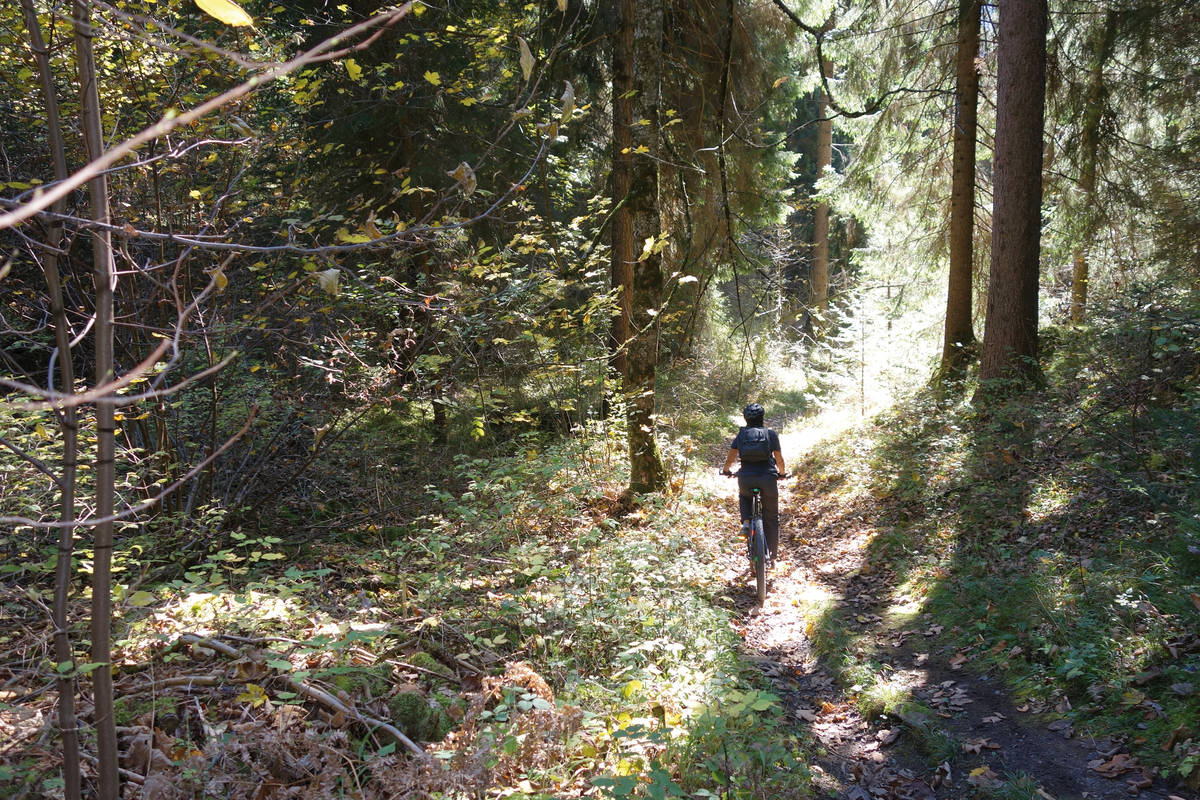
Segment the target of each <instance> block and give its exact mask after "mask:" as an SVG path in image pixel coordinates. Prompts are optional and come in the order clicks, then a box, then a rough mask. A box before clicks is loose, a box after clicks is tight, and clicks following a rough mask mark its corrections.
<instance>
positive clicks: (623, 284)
mask: <svg viewBox="0 0 1200 800" xmlns="http://www.w3.org/2000/svg"><path fill="white" fill-rule="evenodd" d="M626 6H628V8H627V7H626ZM633 28H634V12H633V3H632V2H626V0H623V2H622V3H621V8H620V19H619V21H618V26H617V31H616V34H615V36H614V38H613V49H612V71H613V77H612V94H613V119H612V125H613V133H612V202H613V212H612V215H613V216H612V222H611V225H612V231H611V233H612V253H611V279H612V288H613V291H615V292H616V296H617V314H615V315H614V316H613V320H612V329H611V331H610V334H609V348H610V349H609V362H608V363H609V366H610V367H611V368H612V370H611V371H612V372H613V373H615V375H616V379H617V380H618V381H621V382H623V381H624V379H625V373H626V371H627V370H628V359H627V357H626V348H627V347H628V346H629V345H628V343H629V319H630V317H631V316H632V314H633V258H634V254H633V218H632V216H631V214H630V211H629V205H628V202H629V189H630V185H631V183H632V180H633V98H632V95H633Z"/></svg>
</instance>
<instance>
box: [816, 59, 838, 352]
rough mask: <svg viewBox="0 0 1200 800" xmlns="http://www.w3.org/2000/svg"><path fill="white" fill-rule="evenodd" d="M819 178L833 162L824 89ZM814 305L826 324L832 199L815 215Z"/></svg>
mask: <svg viewBox="0 0 1200 800" xmlns="http://www.w3.org/2000/svg"><path fill="white" fill-rule="evenodd" d="M821 69H822V70H823V72H824V74H825V77H829V76H831V75H832V74H833V65H832V64H830V63H829V61H828V59H826V60H825V61H824V62H822V64H821ZM817 115H818V119H819V121H818V122H817V180H818V181H819V180H820V179H821V176H823V175H824V174H825V170H826V169H828V168H829V166H830V165H831V164H833V120H832V119H831V118H830V117H829V98H828V97H827V96H826V95H825V91H824V90H823V89H822V90H821V99H820V101H819V103H818V105H817ZM812 252H813V260H812V305H813V307H814V308H815V309H816V315H817V330H818V331H819V330H821V329H822V328H824V324H825V311H826V310H827V308H828V306H829V203H827V202H825V201H824V200H821V201H820V202H818V203H817V208H816V212H815V213H814V215H813V250H812Z"/></svg>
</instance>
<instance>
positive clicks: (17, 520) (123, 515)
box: [0, 405, 259, 528]
mask: <svg viewBox="0 0 1200 800" xmlns="http://www.w3.org/2000/svg"><path fill="white" fill-rule="evenodd" d="M258 410H259V407H258V405H255V406H254V407H253V408H251V409H250V416H249V417H248V418H247V419H246V423H245V424H244V425H242V428H241V430H239V431H238V432H237V433H235V434H234V435H233V436H231V437H229V439H227V440H226V441H225V443H224V444H223V445H221V446H220V447H218V448H217V449H216V450H214V451H213V452H212V453H211V454H209V456H208V457H207V458H205V459H204V460H203V461H201V462H200V463H199V464H196V465H195V466H194V467H192V468H191V469H189V470H188V471H187V472H185V473H184V474H183V476H182V477H180V478H179V480H177V481H175V482H174V483H172V484H171V485H170V486H168V487H166V488H165V489H163V490H162V491H161V492H159V493H158V494H156V495H154V497H151V498H150V499H149V500H146V501H144V502H142V503H139V504H138V505H136V506H129V507H128V508H126V509H125V510H124V511H119V512H117V513H116V514H110V515H108V516H106V517H97V518H95V519H79V520H65V521H59V522H39V521H38V520H35V519H29V518H28V517H0V525H28V526H29V527H31V528H66V527H72V526H78V527H82V528H92V527H95V526H97V525H107V524H108V523H110V522H119V521H120V520H123V519H129V518H130V517H132V516H134V515H136V514H140V513H141V512H143V511H146V510H147V509H150V508H153V507H154V506H156V505H158V504H159V503H161V502H162V501H163V498H165V497H166V496H167V495H169V494H171V493H172V492H174V491H175V490H176V489H178V488H179V487H181V486H183V484H185V483H187V482H188V481H189V480H191V479H192V478H193V477H195V476H196V475H197V474H198V473H199V472H200V470H202V469H204V468H205V467H207V466H208V465H209V464H211V463H213V462H214V461H216V460H217V459H218V458H219V457H220V456H221V455H222V454H223V453H224V452H225V451H226V450H228V449H229V448H230V447H233V445H234V443H235V442H236V441H237V440H238V439H240V438H242V437H243V436H245V435H246V431H248V430H250V424H251V423H252V422H254V418H255V417H257V416H258Z"/></svg>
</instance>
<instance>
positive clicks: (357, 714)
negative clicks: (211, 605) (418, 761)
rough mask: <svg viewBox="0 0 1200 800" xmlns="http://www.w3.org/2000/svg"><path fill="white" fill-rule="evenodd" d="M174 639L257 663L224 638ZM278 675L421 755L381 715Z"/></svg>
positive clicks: (186, 636)
mask: <svg viewBox="0 0 1200 800" xmlns="http://www.w3.org/2000/svg"><path fill="white" fill-rule="evenodd" d="M178 641H179V642H181V643H184V644H194V645H199V646H201V647H207V648H209V649H210V650H215V651H216V652H218V653H221V654H222V655H225V656H228V657H230V658H249V659H250V660H251V661H253V662H255V663H256V664H257V663H261V662H260V661H259V660H258V659H257V658H255V657H253V656H249V655H247V654H245V653H243V652H241V651H239V650H238V649H237V648H235V647H232V646H230V645H227V644H225V643H224V642H218V641H216V640H214V639H207V638H205V637H203V636H197V635H196V634H194V633H185V634H182V635H181V636H180V637H179V640H178ZM280 677H281V678H283V680H284V681H286V682H287V684H288V685H289V686H290V687H291V688H292V689H294V690H295V691H296V693H297V694H300V695H303V696H304V697H306V698H308V699H309V700H312V701H313V702H316V703H320V704H321V705H323V706H325V707H326V708H328V709H330V710H331V711H334V712H341V713H342V714H345V715H346V716H347V717H349V718H350V719H352V720H355V721H357V722H360V723H362V724H363V725H367V726H370V727H374V728H378V729H379V730H381V731H383V732H384V733H386V734H387V735H388V736H391V737H392V738H393V739H395V740H396V742H397V743H399V744H401V745H403V746H404V747H405V748H406V749H407V750H408V751H409V752H410V753H412V754H413V755H415V756H420V757H422V758H424V756H425V751H424V750H423V749H422V748H421V746H420V745H418V744H417V743H416V742H414V741H413V740H412V739H410V738H408V737H407V736H405V735H404V733H403V732H401V731H400V730H399V729H398V728H396V726H394V725H392V724H391V723H390V722H385V721H383V720H381V719H376V718H375V717H371V716H368V715H366V714H364V713H363V712H361V711H359V710H358V709H357V708H355V707H354V706H353V705H351V704H349V703H344V702H342V701H341V700H339V699H338V698H336V697H334V696H333V695H332V694H330V693H329V692H327V691H325V690H324V689H318V688H317V687H315V686H313V685H311V684H309V683H306V682H304V681H300V680H296V679H295V678H294V677H292V676H290V675H287V674H283V673H280Z"/></svg>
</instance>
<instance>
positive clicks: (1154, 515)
mask: <svg viewBox="0 0 1200 800" xmlns="http://www.w3.org/2000/svg"><path fill="white" fill-rule="evenodd" d="M1092 326H1093V329H1092V330H1090V331H1087V332H1086V333H1085V332H1080V331H1077V330H1071V329H1052V330H1049V331H1046V332H1045V335H1044V336H1043V348H1044V354H1043V366H1044V369H1045V375H1046V387H1047V388H1045V389H1044V390H1040V391H1032V392H1028V393H1020V392H1018V393H1011V394H1008V395H1006V396H1001V397H1000V398H999V399H995V400H993V401H991V402H989V403H987V404H983V405H975V404H972V403H971V402H970V399H969V398H970V396H971V393H972V391H973V389H974V384H973V382H968V383H967V384H966V385H963V386H960V387H957V388H951V389H950V390H947V389H946V388H945V387H931V388H929V389H927V390H926V391H924V392H921V393H918V394H917V395H916V396H914V397H912V398H911V399H909V400H908V401H907V402H906V403H904V404H903V405H902V406H899V407H897V408H896V409H895V410H894V411H893V412H891V413H889V414H887V415H884V416H881V417H879V418H877V419H876V420H875V421H874V423H873V424H872V425H869V426H867V427H864V428H862V429H860V430H859V431H858V433H857V434H856V435H855V436H853V437H843V438H841V439H839V440H838V441H836V442H831V443H829V444H827V445H826V446H825V448H824V449H823V450H821V451H819V452H816V453H815V454H814V455H812V456H811V457H810V460H809V462H808V463H807V464H805V465H803V467H802V469H804V470H805V471H807V472H809V473H811V474H814V475H815V476H816V478H817V480H822V479H823V480H824V490H825V491H827V492H828V493H830V494H831V495H835V496H841V497H842V502H843V503H844V504H845V505H846V506H847V507H849V508H855V509H858V510H859V511H863V510H866V511H867V512H868V513H870V514H871V515H872V518H873V519H875V527H876V534H875V536H874V538H873V539H872V541H871V543H870V544H869V546H868V549H867V553H866V557H865V563H868V564H875V565H878V566H880V567H882V568H884V569H887V570H890V571H891V572H892V574H893V580H892V585H891V592H892V596H891V598H890V602H892V603H894V604H897V605H903V604H904V603H906V602H908V601H909V600H911V598H913V597H916V598H919V600H920V608H919V611H920V612H921V613H923V614H925V615H929V617H930V618H932V619H936V620H937V622H938V623H939V624H940V625H942V626H944V627H945V629H946V636H945V637H943V638H942V639H941V641H942V642H943V643H945V644H946V650H945V653H944V655H945V656H946V657H947V658H951V657H952V658H954V659H955V661H956V663H959V664H963V665H965V666H966V667H967V668H968V669H974V670H979V671H987V672H990V673H995V674H999V675H1002V676H1004V678H1005V679H1006V680H1007V681H1008V683H1009V685H1010V686H1011V687H1012V688H1013V689H1014V691H1015V693H1016V695H1017V698H1018V702H1019V703H1021V704H1023V707H1024V708H1027V709H1029V710H1033V711H1039V710H1042V711H1057V712H1058V713H1061V714H1066V715H1068V716H1069V717H1070V718H1071V719H1072V721H1073V722H1074V724H1075V725H1076V727H1077V728H1078V729H1081V730H1084V731H1086V732H1087V733H1089V734H1092V735H1095V736H1101V737H1104V736H1107V737H1111V738H1112V739H1113V740H1115V741H1117V742H1122V743H1125V744H1127V745H1128V746H1129V747H1130V748H1131V751H1132V752H1133V753H1135V755H1136V757H1137V758H1138V759H1140V761H1141V763H1143V764H1146V765H1151V766H1155V767H1157V768H1159V769H1160V770H1162V771H1163V772H1164V773H1165V774H1167V775H1170V776H1173V777H1174V778H1175V779H1177V780H1181V781H1184V782H1189V783H1190V784H1191V785H1192V786H1193V788H1195V787H1196V786H1197V785H1198V784H1200V728H1197V724H1196V720H1197V719H1200V628H1198V625H1197V621H1198V620H1200V471H1198V470H1197V466H1196V465H1197V464H1198V463H1200V355H1198V354H1197V352H1196V349H1195V345H1194V343H1195V342H1196V341H1197V339H1198V338H1200V308H1198V307H1197V305H1196V304H1195V302H1194V301H1189V300H1186V299H1185V300H1177V301H1175V303H1174V304H1173V305H1167V304H1166V303H1165V301H1164V303H1163V304H1161V305H1155V304H1152V305H1146V306H1142V307H1139V308H1137V309H1120V308H1110V309H1107V310H1105V311H1104V312H1103V313H1100V314H1098V315H1097V316H1096V317H1095V318H1094V320H1093V322H1092ZM837 473H841V474H840V475H839V474H837ZM848 476H852V477H848ZM844 613H845V612H842V611H841V610H840V609H837V608H835V607H830V608H829V609H828V610H827V611H826V613H825V614H824V616H823V618H822V619H820V621H819V623H818V624H817V625H816V626H815V629H816V634H817V638H818V645H819V648H820V649H821V651H822V652H824V653H826V654H827V655H828V656H830V657H832V660H833V661H834V662H835V663H836V665H837V667H838V669H839V670H840V671H841V675H842V680H843V682H844V683H845V684H846V685H850V684H852V683H853V684H857V685H858V686H860V687H861V686H864V685H865V686H866V687H867V688H866V689H865V690H864V691H863V692H862V693H861V695H860V696H861V697H864V698H867V699H866V700H865V701H864V702H865V703H866V704H867V705H869V706H871V707H870V708H868V709H867V710H868V711H875V712H878V711H880V710H886V708H887V707H889V706H892V707H894V706H897V705H899V704H901V703H902V702H903V699H902V698H890V699H888V698H886V697H884V698H883V699H879V696H880V695H881V694H883V695H886V692H884V691H883V690H882V689H881V688H880V685H881V684H884V683H886V675H884V674H883V673H882V672H881V671H880V669H879V667H878V665H877V664H874V662H873V660H872V659H873V655H872V648H871V645H870V643H869V642H868V641H866V640H859V639H858V638H856V636H855V634H854V633H853V632H852V631H850V630H849V628H848V626H845V625H843V624H842V618H841V617H842V615H843V614H844ZM872 697H875V698H876V699H875V700H871V699H870V698H872Z"/></svg>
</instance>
